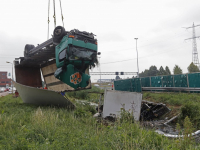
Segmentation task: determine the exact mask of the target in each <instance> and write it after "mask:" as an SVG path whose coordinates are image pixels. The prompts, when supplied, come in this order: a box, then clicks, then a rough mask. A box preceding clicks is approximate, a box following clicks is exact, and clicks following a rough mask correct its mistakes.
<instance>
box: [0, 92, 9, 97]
mask: <svg viewBox="0 0 200 150" xmlns="http://www.w3.org/2000/svg"><path fill="white" fill-rule="evenodd" d="M8 94H9V92H2V93H0V97H1V96H6V95H8Z"/></svg>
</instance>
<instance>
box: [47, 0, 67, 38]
mask: <svg viewBox="0 0 200 150" xmlns="http://www.w3.org/2000/svg"><path fill="white" fill-rule="evenodd" d="M53 8H54V15H53V18H54V28H56V9H55V0H53ZM49 10H50V0H49V3H48V21H47V22H48V32H47V40H48V39H49V22H50V20H49V12H50V11H49ZM60 10H61V18H62V23H63V27H64V21H63V20H64V17H63V12H62V4H61V0H60Z"/></svg>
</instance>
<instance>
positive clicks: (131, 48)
mask: <svg viewBox="0 0 200 150" xmlns="http://www.w3.org/2000/svg"><path fill="white" fill-rule="evenodd" d="M184 34H185V33H184ZM184 34H183V33H181V34H178V35H177V36H174V37H172V38H165V39H164V40H160V41H158V42H153V43H150V44H146V45H143V46H138V48H142V47H147V46H150V45H155V44H158V43H162V42H166V40H168V39H170V40H171V39H174V38H177V37H180V36H182V35H184ZM134 48H135V47H130V48H126V49H121V50H114V51H105V52H103V53H108V52H118V51H126V50H133V49H134Z"/></svg>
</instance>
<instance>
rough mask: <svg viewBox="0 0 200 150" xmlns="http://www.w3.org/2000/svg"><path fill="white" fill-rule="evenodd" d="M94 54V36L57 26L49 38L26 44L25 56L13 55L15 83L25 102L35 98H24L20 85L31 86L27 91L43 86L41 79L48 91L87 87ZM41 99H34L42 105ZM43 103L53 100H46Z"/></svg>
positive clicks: (95, 52)
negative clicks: (36, 44) (37, 43)
mask: <svg viewBox="0 0 200 150" xmlns="http://www.w3.org/2000/svg"><path fill="white" fill-rule="evenodd" d="M97 54H99V53H98V51H97V39H95V35H94V34H93V33H88V32H85V31H83V32H81V31H79V30H77V29H74V30H71V31H65V29H64V28H63V27H61V26H58V27H56V28H55V29H54V31H53V37H52V38H51V39H49V40H47V41H45V42H44V43H42V44H40V45H38V46H36V47H35V46H34V45H31V44H26V46H25V49H24V57H19V58H15V60H14V66H15V75H16V83H15V86H16V88H17V90H18V92H19V94H20V95H21V97H22V100H23V101H24V102H25V103H36V101H34V100H32V101H29V100H28V99H27V98H26V100H25V99H23V97H24V96H23V95H25V94H27V93H24V90H21V89H22V88H21V86H26V87H25V88H30V90H29V91H28V93H30V92H31V91H32V88H41V87H42V78H43V79H44V82H45V84H46V87H47V89H48V91H49V90H51V91H52V92H57V93H61V92H66V91H75V90H83V89H89V88H91V80H90V75H89V69H90V68H91V67H95V65H96V64H97V63H98V62H97ZM41 90H43V89H41ZM26 92H27V91H26ZM43 93H45V90H43ZM36 94H37V93H36ZM40 96H41V95H38V98H39V97H40ZM42 101H43V100H40V101H37V104H42V103H43V102H42ZM52 101H53V100H52ZM58 103H59V102H58ZM45 104H52V102H51V101H49V102H48V101H47V102H45Z"/></svg>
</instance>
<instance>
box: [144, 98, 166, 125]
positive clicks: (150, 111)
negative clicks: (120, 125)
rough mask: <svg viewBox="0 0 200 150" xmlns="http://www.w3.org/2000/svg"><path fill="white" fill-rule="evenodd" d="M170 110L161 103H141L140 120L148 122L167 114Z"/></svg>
mask: <svg viewBox="0 0 200 150" xmlns="http://www.w3.org/2000/svg"><path fill="white" fill-rule="evenodd" d="M169 111H170V109H169V108H168V107H167V106H166V105H165V104H163V103H154V102H149V101H145V100H143V101H142V105H141V113H140V120H142V121H149V120H153V119H155V118H159V117H161V116H163V115H164V114H166V113H168V112H169Z"/></svg>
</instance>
